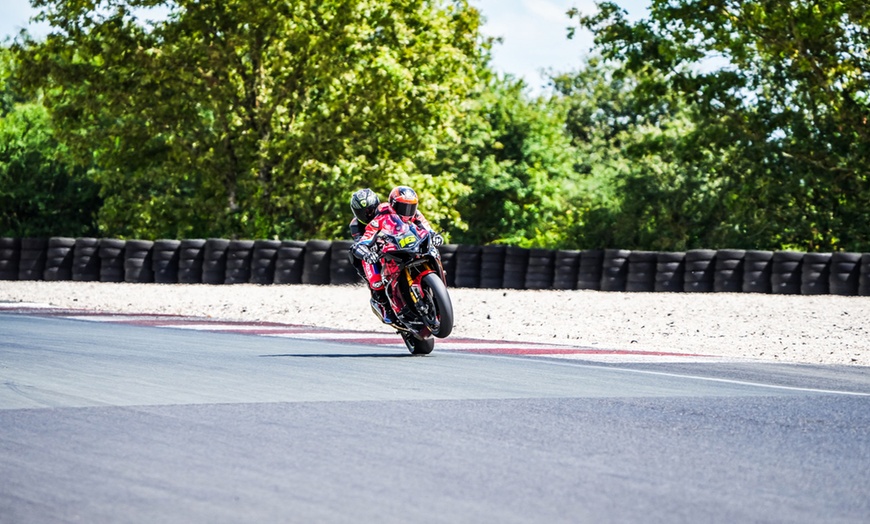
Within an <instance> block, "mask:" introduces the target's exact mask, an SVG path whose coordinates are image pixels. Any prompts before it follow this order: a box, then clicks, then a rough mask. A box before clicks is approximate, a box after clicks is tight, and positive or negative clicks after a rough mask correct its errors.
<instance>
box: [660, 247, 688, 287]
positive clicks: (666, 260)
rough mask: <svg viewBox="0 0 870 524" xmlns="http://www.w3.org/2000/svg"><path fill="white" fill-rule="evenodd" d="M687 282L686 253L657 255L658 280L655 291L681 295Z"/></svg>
mask: <svg viewBox="0 0 870 524" xmlns="http://www.w3.org/2000/svg"><path fill="white" fill-rule="evenodd" d="M685 280H686V253H684V252H674V253H658V254H657V255H656V278H655V285H654V287H653V291H656V292H659V293H679V292H682V291H683V282H684V281H685Z"/></svg>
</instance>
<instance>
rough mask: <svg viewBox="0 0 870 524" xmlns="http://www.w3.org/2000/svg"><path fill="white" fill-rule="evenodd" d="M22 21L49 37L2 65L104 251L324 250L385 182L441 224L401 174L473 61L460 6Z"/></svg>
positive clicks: (406, 1) (242, 7)
mask: <svg viewBox="0 0 870 524" xmlns="http://www.w3.org/2000/svg"><path fill="white" fill-rule="evenodd" d="M36 5H37V6H38V7H41V8H42V17H43V18H44V19H45V20H47V21H48V22H50V23H51V26H52V27H53V28H54V29H53V31H52V32H51V33H50V34H49V35H48V36H47V37H46V39H45V41H43V42H35V41H26V42H22V43H21V44H20V45H19V46H18V47H17V50H18V52H19V55H20V57H21V59H22V62H23V64H24V70H23V73H24V74H23V75H22V79H23V80H24V81H25V83H26V85H28V86H29V87H34V88H43V89H44V90H45V93H46V95H45V101H46V104H47V105H48V107H49V108H50V110H51V114H52V116H53V118H54V121H55V122H56V126H55V128H56V129H57V130H58V133H59V137H60V139H61V140H62V141H63V142H64V143H66V144H69V147H70V149H71V151H72V152H73V153H74V154H75V155H76V158H78V159H79V161H80V162H82V163H83V164H85V163H87V164H93V165H95V166H96V167H95V168H94V169H93V170H92V171H91V175H92V176H93V178H94V180H96V181H97V182H98V183H99V184H100V185H101V187H102V194H103V196H104V198H105V204H104V206H103V208H102V210H101V213H100V227H101V229H102V231H104V232H106V233H112V234H115V235H119V236H142V237H149V236H151V237H156V236H168V237H183V236H193V235H196V236H205V235H222V236H239V237H273V236H278V237H284V238H288V237H296V238H311V237H317V236H319V237H333V236H338V235H341V234H343V230H344V226H345V224H346V221H347V219H348V217H347V216H348V211H347V199H348V197H349V195H350V193H351V192H352V191H353V190H354V189H356V188H358V187H360V186H371V187H373V188H375V189H377V190H380V191H382V192H383V191H386V190H388V189H389V188H390V187H391V186H393V185H396V184H398V183H400V182H401V183H405V184H409V185H413V186H414V187H415V188H416V189H417V190H418V192H419V193H420V194H421V195H422V196H423V198H424V200H423V202H422V204H423V205H424V206H425V205H427V204H429V206H428V207H427V209H428V210H429V211H430V215H432V217H433V219H436V220H437V219H441V218H444V217H445V216H448V215H447V214H452V213H453V211H450V210H449V209H448V210H442V209H443V208H442V207H437V206H435V203H436V202H449V201H451V200H452V199H454V197H455V195H456V194H457V192H459V191H461V190H462V187H461V184H459V183H457V182H456V181H455V179H454V176H453V175H451V174H449V173H443V174H440V175H439V176H437V177H436V176H432V175H431V174H425V173H422V174H421V172H420V170H419V169H418V167H417V166H418V165H420V164H424V163H426V162H427V161H428V160H429V159H431V158H432V157H433V155H434V152H435V149H436V146H437V145H438V144H439V143H441V142H442V141H443V140H444V138H445V137H446V136H449V135H451V134H454V131H453V126H454V122H455V121H456V119H457V118H458V117H459V116H460V115H461V110H462V105H463V101H464V99H465V98H466V94H467V93H468V92H469V91H470V89H472V88H473V87H474V86H475V85H476V84H477V80H476V74H477V71H478V69H479V67H480V66H481V64H482V63H483V60H484V54H483V45H482V41H481V40H480V38H479V36H478V28H479V24H480V19H479V14H478V12H477V11H476V10H474V9H471V8H469V7H468V5H467V3H466V2H465V0H456V1H450V2H445V1H437V0H390V1H383V0H351V1H347V0H341V1H339V0H325V1H324V0H318V1H316V2H315V1H313V0H303V1H299V2H285V1H283V0H244V1H243V0H229V1H226V2H218V3H208V4H203V3H201V2H195V1H192V0H181V1H178V2H171V3H169V2H163V1H155V0H129V1H115V0H112V1H110V0H104V1H98V2H85V3H82V2H76V1H73V0H39V1H38V2H36ZM153 6H167V7H170V8H171V11H170V14H169V16H168V18H167V19H165V20H162V21H157V22H152V23H145V22H143V21H142V19H141V17H138V18H137V16H136V14H137V13H141V9H145V8H148V7H153ZM451 216H452V215H451Z"/></svg>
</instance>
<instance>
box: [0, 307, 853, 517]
mask: <svg viewBox="0 0 870 524" xmlns="http://www.w3.org/2000/svg"><path fill="white" fill-rule="evenodd" d="M0 379H2V388H0V522H2V523H52V522H88V523H103V522H105V523H123V522H147V523H156V522H160V523H175V522H178V523H182V522H184V523H189V522H193V523H198V522H202V523H222V522H269V523H276V522H300V523H309V522H327V523H331V522H337V523H342V522H348V523H350V522H353V523H358V522H377V523H392V522H396V523H398V522H401V523H408V522H415V523H416V522H420V523H423V522H450V523H464V522H468V523H472V522H473V523H482V522H499V523H512V522H522V523H527V522H541V523H557V522H604V523H606V522H644V523H656V522H662V523H673V522H693V523H694V522H712V523H717V522H722V523H726V522H727V523H734V522H807V523H818V522H826V523H839V522H868V520H870V372H868V370H867V368H846V367H830V366H828V367H821V366H798V365H784V364H764V363H754V362H730V363H729V362H705V363H695V362H677V363H669V362H662V363H656V362H646V363H619V362H612V363H607V364H605V363H600V362H594V361H592V360H584V359H583V356H582V355H579V358H578V357H577V356H575V358H571V359H565V358H553V357H550V356H547V355H531V356H529V355H518V354H516V353H510V352H503V353H495V354H491V353H490V354H478V353H473V352H472V353H469V352H463V351H439V349H438V346H437V345H436V349H435V352H434V353H433V354H432V355H430V356H427V357H413V356H410V355H409V354H408V353H407V352H406V351H405V350H403V349H402V348H400V347H398V346H396V347H384V346H382V345H366V344H359V343H358V342H353V341H333V342H327V341H323V340H306V339H301V338H293V337H280V338H279V337H264V336H252V335H249V334H240V333H227V332H213V331H199V330H189V329H188V330H184V329H171V328H165V327H154V326H149V325H135V324H129V323H98V322H88V321H85V320H76V319H69V318H58V317H51V316H38V315H30V314H8V313H0Z"/></svg>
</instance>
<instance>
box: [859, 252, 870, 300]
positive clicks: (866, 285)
mask: <svg viewBox="0 0 870 524" xmlns="http://www.w3.org/2000/svg"><path fill="white" fill-rule="evenodd" d="M858 295H860V296H862V297H870V253H864V254H863V255H861V277H860V278H859V279H858Z"/></svg>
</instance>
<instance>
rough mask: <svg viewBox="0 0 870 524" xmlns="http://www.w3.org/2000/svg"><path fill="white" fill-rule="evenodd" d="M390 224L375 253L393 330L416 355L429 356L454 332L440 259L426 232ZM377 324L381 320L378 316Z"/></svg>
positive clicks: (395, 220) (393, 220)
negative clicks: (390, 311) (441, 340)
mask: <svg viewBox="0 0 870 524" xmlns="http://www.w3.org/2000/svg"><path fill="white" fill-rule="evenodd" d="M390 218H391V220H385V223H386V224H387V227H384V228H382V229H381V230H380V231H379V232H378V236H377V237H376V239H375V242H374V243H373V248H374V249H373V251H374V252H375V253H377V254H378V256H379V257H380V259H381V280H382V282H383V283H384V286H385V289H386V291H387V299H388V300H389V302H390V307H392V309H393V312H394V313H395V316H396V319H397V322H395V323H393V324H392V327H394V328H396V330H397V331H398V333H399V334H400V335H401V336H402V339H403V340H404V341H405V346H407V347H408V351H410V352H411V353H412V354H414V355H428V354H429V353H431V352H432V350H433V349H434V348H435V339H434V338H433V337H437V338H444V337H446V336H448V335H450V332H451V331H453V304H452V302H451V301H450V295H449V294H448V293H447V285H446V282H447V279H446V277H445V274H444V268H443V267H442V266H441V254H440V253H439V252H438V248H437V247H435V246H434V245H433V244H432V237H431V236H430V235H429V232H428V231H426V230H425V229H422V228H418V227H417V226H415V225H414V224H408V223H406V222H404V221H403V220H402V219H401V218H399V216H398V215H392V216H391V217H390ZM374 312H375V314H376V315H377V316H378V318H381V314H380V312H379V311H377V310H376V309H375V310H374Z"/></svg>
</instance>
